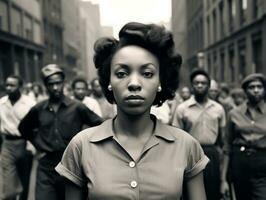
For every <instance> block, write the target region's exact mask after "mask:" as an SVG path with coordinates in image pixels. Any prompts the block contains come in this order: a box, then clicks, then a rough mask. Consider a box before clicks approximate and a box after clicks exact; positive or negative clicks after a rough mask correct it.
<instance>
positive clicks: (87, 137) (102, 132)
mask: <svg viewBox="0 0 266 200" xmlns="http://www.w3.org/2000/svg"><path fill="white" fill-rule="evenodd" d="M111 130H112V119H108V120H105V121H104V122H103V123H102V124H100V125H98V126H94V127H89V128H86V129H84V130H82V131H80V132H79V133H77V134H76V135H75V136H74V137H73V138H72V142H74V143H82V141H90V142H97V141H100V140H103V139H106V138H107V137H109V136H112V135H111V134H112V131H111Z"/></svg>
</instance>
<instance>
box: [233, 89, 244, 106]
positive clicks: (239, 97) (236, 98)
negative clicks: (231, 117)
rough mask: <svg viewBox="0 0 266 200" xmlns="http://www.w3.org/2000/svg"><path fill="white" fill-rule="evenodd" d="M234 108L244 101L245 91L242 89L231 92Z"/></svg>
mask: <svg viewBox="0 0 266 200" xmlns="http://www.w3.org/2000/svg"><path fill="white" fill-rule="evenodd" d="M231 97H232V99H233V102H234V107H236V106H239V105H241V104H242V103H244V101H245V100H246V95H245V91H244V90H243V89H242V88H234V89H233V90H232V91H231Z"/></svg>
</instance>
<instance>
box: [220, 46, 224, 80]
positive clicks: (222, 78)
mask: <svg viewBox="0 0 266 200" xmlns="http://www.w3.org/2000/svg"><path fill="white" fill-rule="evenodd" d="M220 59H221V68H220V73H221V81H224V79H225V61H224V59H225V54H224V51H223V50H222V51H221V53H220Z"/></svg>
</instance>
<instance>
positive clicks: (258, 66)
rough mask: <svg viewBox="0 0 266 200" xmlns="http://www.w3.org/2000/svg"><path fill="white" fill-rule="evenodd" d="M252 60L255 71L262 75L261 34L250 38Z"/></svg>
mask: <svg viewBox="0 0 266 200" xmlns="http://www.w3.org/2000/svg"><path fill="white" fill-rule="evenodd" d="M252 59H253V65H254V68H255V71H256V72H257V73H263V66H262V38H261V32H259V33H257V34H255V35H253V36H252Z"/></svg>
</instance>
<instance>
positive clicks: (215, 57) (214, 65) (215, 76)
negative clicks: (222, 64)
mask: <svg viewBox="0 0 266 200" xmlns="http://www.w3.org/2000/svg"><path fill="white" fill-rule="evenodd" d="M217 72H218V66H217V54H216V52H213V76H214V79H215V80H217V76H218V73H217Z"/></svg>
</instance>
